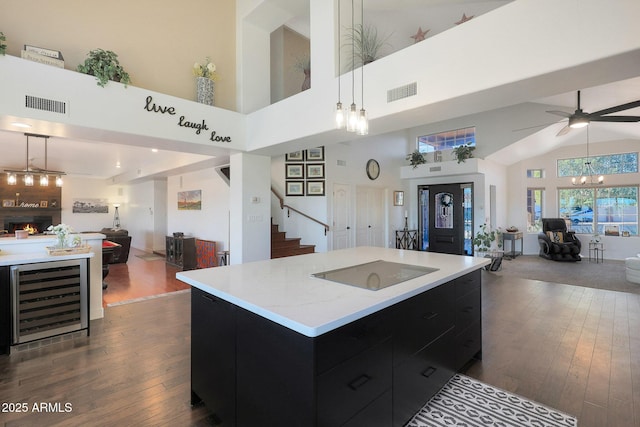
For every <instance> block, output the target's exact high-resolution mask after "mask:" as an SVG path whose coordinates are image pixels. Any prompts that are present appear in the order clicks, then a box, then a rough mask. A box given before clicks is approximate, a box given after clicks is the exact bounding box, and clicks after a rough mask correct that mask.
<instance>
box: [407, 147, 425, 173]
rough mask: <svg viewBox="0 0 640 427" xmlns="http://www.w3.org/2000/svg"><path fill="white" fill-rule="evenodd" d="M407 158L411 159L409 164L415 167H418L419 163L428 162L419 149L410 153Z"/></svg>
mask: <svg viewBox="0 0 640 427" xmlns="http://www.w3.org/2000/svg"><path fill="white" fill-rule="evenodd" d="M406 159H407V160H409V164H410V165H411V166H413V168H414V169H415V168H417V167H418V165H421V164H424V163H427V161H426V160H425V158H424V156H423V155H422V153H421V152H420V151H418V150H416V151H414V152H413V153H411V154H408V155H407V157H406Z"/></svg>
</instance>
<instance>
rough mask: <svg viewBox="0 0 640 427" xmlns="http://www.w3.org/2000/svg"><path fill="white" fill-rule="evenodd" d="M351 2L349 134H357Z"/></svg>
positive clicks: (352, 11) (354, 50) (354, 51)
mask: <svg viewBox="0 0 640 427" xmlns="http://www.w3.org/2000/svg"><path fill="white" fill-rule="evenodd" d="M353 1H354V0H351V107H350V108H349V114H348V116H347V132H355V131H356V130H357V129H358V111H357V108H356V89H355V83H356V77H355V69H356V46H355V28H354V8H353Z"/></svg>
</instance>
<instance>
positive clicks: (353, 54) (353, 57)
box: [351, 0, 362, 105]
mask: <svg viewBox="0 0 640 427" xmlns="http://www.w3.org/2000/svg"><path fill="white" fill-rule="evenodd" d="M353 2H354V0H351V104H352V105H355V103H356V89H355V84H356V78H355V69H356V64H355V62H356V47H355V28H354V18H353V15H354V8H353ZM360 38H362V34H360Z"/></svg>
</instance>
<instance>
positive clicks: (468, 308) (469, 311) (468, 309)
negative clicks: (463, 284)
mask: <svg viewBox="0 0 640 427" xmlns="http://www.w3.org/2000/svg"><path fill="white" fill-rule="evenodd" d="M472 311H473V306H472V305H468V306H466V307H465V308H463V309H462V312H463V313H471V312H472Z"/></svg>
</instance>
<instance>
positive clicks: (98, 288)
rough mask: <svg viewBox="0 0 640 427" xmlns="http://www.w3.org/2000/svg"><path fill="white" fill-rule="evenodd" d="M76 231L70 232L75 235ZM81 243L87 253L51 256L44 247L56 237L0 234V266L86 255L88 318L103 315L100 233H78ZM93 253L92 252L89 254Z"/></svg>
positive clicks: (48, 235) (51, 244)
mask: <svg viewBox="0 0 640 427" xmlns="http://www.w3.org/2000/svg"><path fill="white" fill-rule="evenodd" d="M74 235H75V234H72V236H74ZM78 235H79V236H80V237H81V238H82V242H83V244H86V245H89V246H90V247H91V249H90V253H88V254H74V255H61V256H51V255H49V254H48V253H47V250H46V247H47V246H54V245H55V244H56V236H54V235H51V234H40V235H35V236H29V237H28V238H26V239H16V238H15V237H13V236H5V237H0V266H11V265H18V264H32V263H35V262H48V261H61V260H66V259H77V258H89V266H90V278H89V286H90V289H91V302H90V305H91V320H93V319H99V318H102V317H104V309H103V308H102V256H93V254H99V255H100V254H102V240H103V239H104V238H105V235H104V234H101V233H79V234H78ZM91 253H93V254H91Z"/></svg>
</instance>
